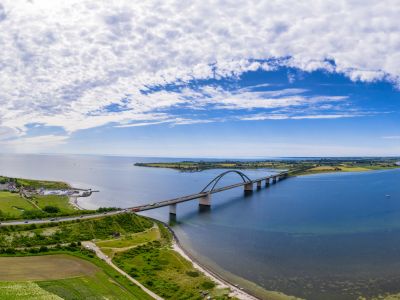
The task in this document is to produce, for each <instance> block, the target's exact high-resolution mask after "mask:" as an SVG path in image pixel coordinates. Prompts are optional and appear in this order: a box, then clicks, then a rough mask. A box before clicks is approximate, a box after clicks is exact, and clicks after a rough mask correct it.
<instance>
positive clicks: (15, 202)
mask: <svg viewBox="0 0 400 300" xmlns="http://www.w3.org/2000/svg"><path fill="white" fill-rule="evenodd" d="M18 208H19V209H18ZM31 209H34V207H33V205H32V204H30V203H29V202H28V201H26V200H25V199H24V198H21V197H20V196H19V194H15V193H10V192H4V191H0V210H1V211H2V212H3V213H5V214H9V215H11V216H13V217H20V216H21V215H22V212H23V211H24V210H31Z"/></svg>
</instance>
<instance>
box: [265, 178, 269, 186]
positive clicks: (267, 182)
mask: <svg viewBox="0 0 400 300" xmlns="http://www.w3.org/2000/svg"><path fill="white" fill-rule="evenodd" d="M265 187H269V178H267V179H265Z"/></svg>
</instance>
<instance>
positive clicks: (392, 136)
mask: <svg viewBox="0 0 400 300" xmlns="http://www.w3.org/2000/svg"><path fill="white" fill-rule="evenodd" d="M382 138H383V139H385V140H400V135H389V136H383V137H382Z"/></svg>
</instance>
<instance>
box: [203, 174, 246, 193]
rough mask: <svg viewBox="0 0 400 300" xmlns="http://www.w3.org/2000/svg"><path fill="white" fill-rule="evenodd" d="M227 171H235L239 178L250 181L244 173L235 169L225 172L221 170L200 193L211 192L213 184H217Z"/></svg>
mask: <svg viewBox="0 0 400 300" xmlns="http://www.w3.org/2000/svg"><path fill="white" fill-rule="evenodd" d="M229 173H236V174H238V175H239V176H240V178H242V180H243V182H244V183H246V182H251V179H250V178H249V177H248V176H247V175H246V174H244V173H242V172H240V171H237V170H229V171H226V172H223V173H221V174H219V175H218V176H217V177H215V178H214V179H213V180H211V181H210V182H209V183H208V184H207V185H206V186H205V187H204V188H203V189H202V190H201V192H200V193H211V192H212V191H213V190H214V188H215V186H216V185H217V184H218V182H219V181H220V180H221V179H222V178H223V177H224V176H225V175H227V174H229ZM210 187H211V188H210Z"/></svg>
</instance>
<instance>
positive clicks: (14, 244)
mask: <svg viewBox="0 0 400 300" xmlns="http://www.w3.org/2000/svg"><path fill="white" fill-rule="evenodd" d="M152 226H153V222H152V221H150V220H148V219H146V218H143V217H140V216H137V215H134V214H128V213H127V214H119V215H114V216H105V217H102V218H98V219H83V220H77V221H73V222H60V223H52V224H48V223H47V224H40V225H36V224H30V225H22V226H21V225H20V226H7V227H0V233H1V234H0V251H1V248H3V250H4V249H7V248H23V247H32V246H48V245H55V244H65V243H72V242H77V241H88V240H93V239H110V238H112V237H113V234H115V233H118V234H132V233H136V232H141V231H144V230H146V229H148V228H150V227H152Z"/></svg>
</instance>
